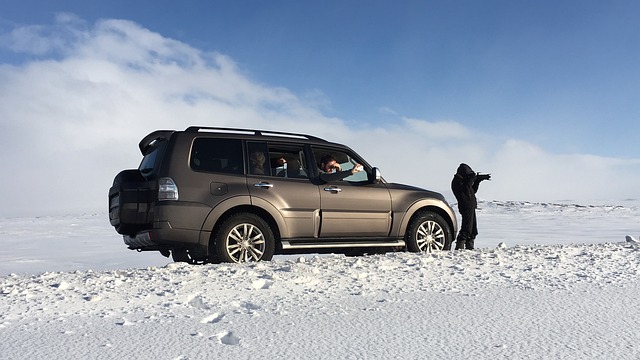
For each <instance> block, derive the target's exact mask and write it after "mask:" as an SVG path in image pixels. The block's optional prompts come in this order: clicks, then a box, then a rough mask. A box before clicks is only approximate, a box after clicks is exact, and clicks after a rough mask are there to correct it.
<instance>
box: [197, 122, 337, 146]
mask: <svg viewBox="0 0 640 360" xmlns="http://www.w3.org/2000/svg"><path fill="white" fill-rule="evenodd" d="M185 132H217V133H226V134H242V135H253V136H281V137H287V138H294V139H308V140H315V141H322V142H327V141H326V140H325V139H322V138H319V137H316V136H312V135H306V134H296V133H289V132H282V131H271V130H253V129H238V128H225V127H209V126H189V127H188V128H187V129H186V130H185Z"/></svg>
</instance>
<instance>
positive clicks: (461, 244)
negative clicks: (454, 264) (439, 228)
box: [456, 234, 467, 250]
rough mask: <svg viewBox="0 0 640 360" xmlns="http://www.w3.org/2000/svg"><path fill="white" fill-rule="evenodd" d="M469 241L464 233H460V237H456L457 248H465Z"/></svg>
mask: <svg viewBox="0 0 640 360" xmlns="http://www.w3.org/2000/svg"><path fill="white" fill-rule="evenodd" d="M466 242H467V240H466V239H465V237H464V235H462V234H458V238H457V239H456V250H464V245H465V243H466Z"/></svg>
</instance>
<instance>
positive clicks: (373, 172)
mask: <svg viewBox="0 0 640 360" xmlns="http://www.w3.org/2000/svg"><path fill="white" fill-rule="evenodd" d="M371 175H372V177H373V179H371V182H373V183H374V184H377V183H379V182H380V180H382V174H381V173H380V169H378V168H377V167H374V168H372V169H371Z"/></svg>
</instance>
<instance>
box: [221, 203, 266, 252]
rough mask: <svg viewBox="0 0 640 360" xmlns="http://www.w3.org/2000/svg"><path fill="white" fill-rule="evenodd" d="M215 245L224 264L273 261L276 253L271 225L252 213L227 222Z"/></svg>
mask: <svg viewBox="0 0 640 360" xmlns="http://www.w3.org/2000/svg"><path fill="white" fill-rule="evenodd" d="M214 244H215V253H216V256H217V258H218V260H220V261H222V262H234V263H244V262H252V261H262V260H271V258H272V257H273V253H274V251H275V240H274V237H273V231H271V228H270V227H269V224H267V222H266V221H264V219H262V218H261V217H260V216H258V215H255V214H251V213H240V214H236V215H233V216H231V217H230V218H228V219H227V220H225V222H224V223H223V224H222V225H221V226H220V230H219V231H218V233H217V235H216V237H215V243H214Z"/></svg>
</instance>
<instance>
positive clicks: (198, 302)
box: [188, 295, 209, 310]
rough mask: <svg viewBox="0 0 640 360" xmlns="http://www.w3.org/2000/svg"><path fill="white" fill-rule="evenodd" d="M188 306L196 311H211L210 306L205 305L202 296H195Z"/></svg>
mask: <svg viewBox="0 0 640 360" xmlns="http://www.w3.org/2000/svg"><path fill="white" fill-rule="evenodd" d="M188 304H189V305H191V306H193V307H194V308H196V309H200V310H209V306H207V304H205V303H204V300H202V296H200V295H195V296H193V298H192V299H191V300H189V302H188Z"/></svg>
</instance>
